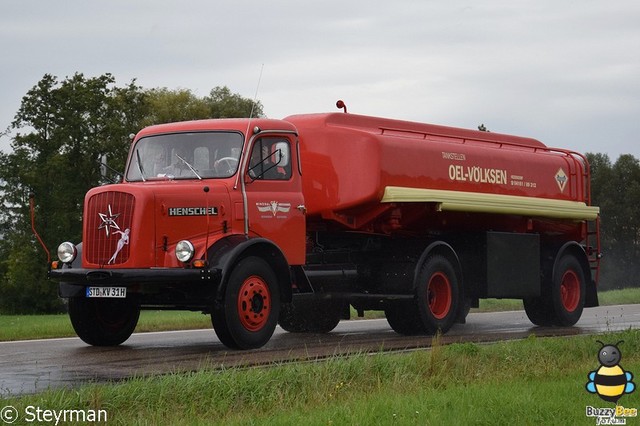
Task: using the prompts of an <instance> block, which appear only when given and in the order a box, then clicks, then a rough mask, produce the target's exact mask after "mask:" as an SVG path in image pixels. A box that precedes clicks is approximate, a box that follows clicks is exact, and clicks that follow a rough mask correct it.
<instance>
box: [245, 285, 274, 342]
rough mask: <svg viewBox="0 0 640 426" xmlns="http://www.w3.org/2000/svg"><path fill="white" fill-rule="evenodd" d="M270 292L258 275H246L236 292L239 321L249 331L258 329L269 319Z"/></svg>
mask: <svg viewBox="0 0 640 426" xmlns="http://www.w3.org/2000/svg"><path fill="white" fill-rule="evenodd" d="M270 313H271V292H270V291H269V286H268V285H267V283H266V282H265V281H264V280H263V279H262V278H261V277H259V276H257V275H252V276H250V277H248V278H247V279H246V280H244V282H243V283H242V285H241V286H240V292H239V293H238V316H239V317H240V323H241V324H242V326H243V327H244V328H246V329H247V330H249V331H258V330H260V329H261V328H262V327H264V325H265V324H266V323H267V321H268V320H269V314H270Z"/></svg>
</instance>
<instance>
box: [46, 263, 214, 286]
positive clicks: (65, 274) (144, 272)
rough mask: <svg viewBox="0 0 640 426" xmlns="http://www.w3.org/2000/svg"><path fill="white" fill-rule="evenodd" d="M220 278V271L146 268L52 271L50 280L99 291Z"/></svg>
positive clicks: (207, 280) (209, 280) (63, 269)
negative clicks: (98, 289)
mask: <svg viewBox="0 0 640 426" xmlns="http://www.w3.org/2000/svg"><path fill="white" fill-rule="evenodd" d="M219 277H220V273H219V271H217V270H215V269H214V270H208V269H180V268H146V269H84V268H67V267H63V268H62V269H52V270H50V271H49V278H50V279H52V280H54V281H59V282H60V283H65V284H72V285H82V286H85V285H91V286H95V287H102V286H112V285H118V286H122V287H130V286H134V285H137V284H171V283H175V284H180V283H194V282H204V281H206V282H211V281H216V280H217V279H218V278H219Z"/></svg>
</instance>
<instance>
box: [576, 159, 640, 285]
mask: <svg viewBox="0 0 640 426" xmlns="http://www.w3.org/2000/svg"><path fill="white" fill-rule="evenodd" d="M587 159H588V160H589V163H590V165H591V175H592V179H591V195H592V204H593V205H596V206H599V207H600V216H601V228H600V230H601V245H602V251H603V253H604V258H603V261H602V275H601V278H602V287H604V288H621V287H629V286H638V285H640V283H639V282H638V278H637V277H638V276H639V275H640V163H639V162H638V159H636V158H634V157H633V156H632V155H621V156H620V157H619V158H618V160H617V161H616V162H615V163H614V164H611V161H610V160H609V157H608V156H607V155H605V154H587Z"/></svg>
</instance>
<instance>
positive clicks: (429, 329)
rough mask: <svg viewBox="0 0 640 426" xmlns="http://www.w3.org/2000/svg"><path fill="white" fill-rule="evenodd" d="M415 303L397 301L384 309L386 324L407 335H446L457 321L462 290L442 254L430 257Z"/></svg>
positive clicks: (417, 282) (422, 272)
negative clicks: (438, 333) (439, 333)
mask: <svg viewBox="0 0 640 426" xmlns="http://www.w3.org/2000/svg"><path fill="white" fill-rule="evenodd" d="M415 294H416V300H415V301H414V302H410V303H408V302H396V303H394V304H391V305H389V306H388V307H387V308H386V309H385V315H386V316H387V322H388V323H389V325H390V326H391V328H393V330H394V331H396V332H397V333H400V334H405V335H414V334H436V333H437V332H441V333H446V332H447V331H449V329H450V328H451V326H453V324H454V323H455V321H456V319H457V318H458V310H459V305H460V300H459V299H460V297H459V294H460V290H459V284H458V277H457V275H456V272H455V269H454V267H453V265H452V264H451V262H450V261H449V260H448V259H447V258H446V257H444V256H442V255H438V254H436V255H433V256H431V257H429V258H428V259H427V260H426V261H425V262H424V263H423V264H422V267H421V268H420V272H419V273H418V276H417V281H416V283H415Z"/></svg>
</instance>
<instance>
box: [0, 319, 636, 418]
mask: <svg viewBox="0 0 640 426" xmlns="http://www.w3.org/2000/svg"><path fill="white" fill-rule="evenodd" d="M596 340H602V341H604V342H607V343H615V342H618V341H620V340H624V343H622V344H621V345H620V349H621V351H622V354H623V357H622V361H621V362H620V365H621V366H623V368H624V369H625V370H626V371H630V372H633V373H635V375H636V376H637V375H638V372H639V371H640V331H639V330H628V331H625V332H621V333H611V334H607V335H602V336H577V337H571V338H562V339H557V338H536V337H534V336H531V337H530V338H528V339H525V340H521V341H511V342H503V343H496V344H491V345H477V344H473V343H464V344H453V345H448V346H440V345H438V344H437V342H436V344H435V345H434V347H433V348H432V349H431V350H421V351H415V352H410V353H404V354H391V355H389V354H376V355H364V354H361V355H356V356H353V357H349V358H344V357H335V358H332V359H329V360H326V361H322V362H317V363H313V364H289V365H279V366H278V365H276V366H271V367H270V368H256V369H244V370H243V369H229V370H224V371H217V370H216V371H200V372H197V373H188V374H172V375H168V376H161V377H154V378H135V379H132V380H128V381H126V382H123V383H119V384H92V385H88V386H85V387H82V388H80V389H75V390H68V389H61V390H50V391H46V392H43V393H40V394H36V395H26V396H22V397H11V396H5V397H4V400H0V402H1V403H0V406H6V405H11V406H13V407H15V408H16V409H17V412H18V413H19V415H21V418H23V419H24V413H26V410H28V408H27V407H40V408H41V409H42V410H45V409H48V410H57V411H60V410H105V412H106V413H107V416H108V418H107V420H108V421H107V423H108V424H115V425H119V424H127V425H135V424H140V425H142V424H225V425H226V424H231V425H234V424H237V425H252V424H270V425H290V424H305V425H342V424H362V425H365V424H366V425H378V424H382V425H386V424H408V425H412V424H419V425H429V424H461V425H462V424H465V425H466V424H595V423H596V420H595V419H590V418H587V417H586V416H585V407H586V406H594V407H609V408H610V407H613V406H614V405H613V404H612V403H607V402H605V401H602V400H601V399H600V398H598V396H597V395H595V394H590V393H588V392H587V391H586V389H585V384H586V382H587V380H588V379H587V375H588V373H589V372H590V371H593V370H596V369H598V368H599V363H598V359H597V353H598V350H599V349H600V344H599V343H597V342H596ZM619 404H621V405H624V406H626V407H637V397H636V395H635V394H632V395H623V396H622V398H621V400H620V401H619ZM634 404H635V405H634ZM17 424H19V423H17ZM59 424H63V423H59Z"/></svg>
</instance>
